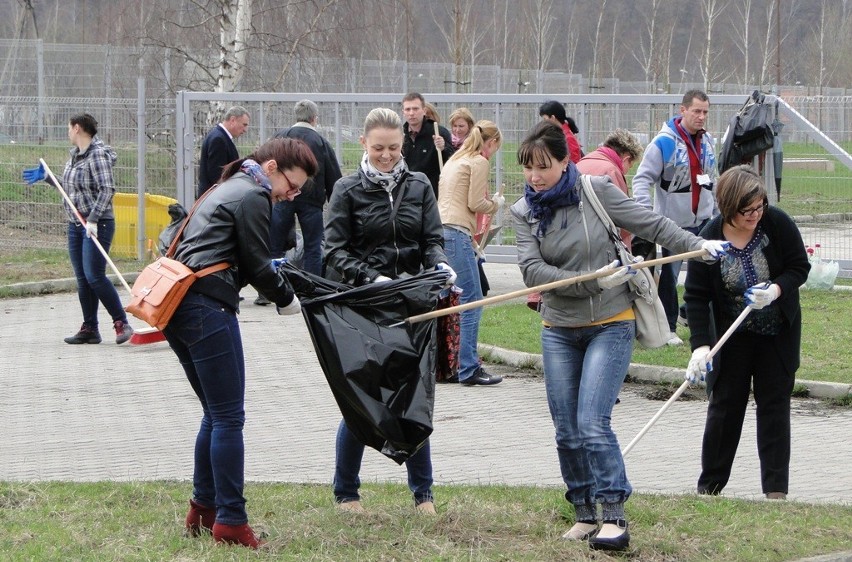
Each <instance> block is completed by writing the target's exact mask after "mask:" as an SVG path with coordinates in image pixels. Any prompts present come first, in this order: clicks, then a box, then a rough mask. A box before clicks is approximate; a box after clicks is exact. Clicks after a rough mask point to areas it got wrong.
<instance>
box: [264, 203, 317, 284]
mask: <svg viewBox="0 0 852 562" xmlns="http://www.w3.org/2000/svg"><path fill="white" fill-rule="evenodd" d="M296 216H298V217H299V226H300V227H301V229H302V243H303V244H304V262H303V266H302V269H304V270H305V271H307V272H308V273H313V274H314V275H321V274H322V241H323V220H322V207H317V206H316V205H311V204H310V203H305V202H302V201H299V200H298V198H297V200H296V201H282V202H280V203H277V204H276V205H275V206H274V207H273V208H272V220H271V223H270V225H269V249H270V250H271V252H272V256H273V257H282V256H283V255H284V252H285V247H286V243H287V237H288V236H289V234H290V231H292V230H293V228H295V226H296Z"/></svg>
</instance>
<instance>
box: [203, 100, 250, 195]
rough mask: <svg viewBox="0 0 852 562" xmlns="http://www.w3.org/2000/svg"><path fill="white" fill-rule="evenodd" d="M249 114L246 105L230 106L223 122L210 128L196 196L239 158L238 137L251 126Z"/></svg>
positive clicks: (204, 147)
mask: <svg viewBox="0 0 852 562" xmlns="http://www.w3.org/2000/svg"><path fill="white" fill-rule="evenodd" d="M249 122H250V118H249V114H248V110H246V108H244V107H240V106H238V105H235V106H234V107H232V108H230V109H229V110H228V111H227V113H225V117H224V118H223V119H222V122H221V123H219V124H218V125H216V126H215V127H213V128H212V129H210V132H208V133H207V136H206V137H204V142H202V143H201V156H200V158H199V159H198V192H197V194H196V197H201V194H202V193H204V192H205V191H207V190H208V189H210V188H211V187H212V186H213V185H215V184H216V183H217V182H218V181H219V178H220V177H221V176H222V168H224V167H225V165H226V164H230V163H231V162H233V161H234V160H237V159H239V157H240V153H239V152H237V145H236V144H234V139H237V138H239V137H240V135H242V134H243V133H245V132H246V131H247V130H248V128H249Z"/></svg>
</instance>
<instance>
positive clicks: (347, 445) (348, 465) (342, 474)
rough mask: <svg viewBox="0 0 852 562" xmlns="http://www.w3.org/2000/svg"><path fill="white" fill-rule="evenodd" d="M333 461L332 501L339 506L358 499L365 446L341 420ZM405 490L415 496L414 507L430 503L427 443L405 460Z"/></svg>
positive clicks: (429, 448) (429, 457) (429, 459)
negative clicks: (407, 489) (406, 488)
mask: <svg viewBox="0 0 852 562" xmlns="http://www.w3.org/2000/svg"><path fill="white" fill-rule="evenodd" d="M335 454H336V458H335V462H334V484H333V486H334V499H335V501H337V502H339V503H343V502H348V501H357V500H360V499H361V496H359V495H358V488H360V487H361V479H360V478H359V477H358V473H359V472H361V460H362V459H363V458H364V445H363V444H362V443H361V442H360V441H358V439H356V438H355V436H354V435H353V434H352V432H351V431H349V428H348V427H347V426H346V422H345V421H343V420H340V426H339V427H338V428H337V444H336V451H335ZM405 468H406V470H408V488H409V489H410V490H411V493H412V494H414V504H415V505H420V504H421V503H423V502H430V501H432V500H433V498H432V450H431V447H430V445H429V440H428V439H427V440H426V442H425V443H424V444H423V446H422V447H420V449H419V450H418V451H417V452H416V453H414V454H413V455H412V456H411V457H409V459H408V460H407V461H405Z"/></svg>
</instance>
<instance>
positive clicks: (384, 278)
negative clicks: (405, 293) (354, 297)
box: [373, 275, 393, 283]
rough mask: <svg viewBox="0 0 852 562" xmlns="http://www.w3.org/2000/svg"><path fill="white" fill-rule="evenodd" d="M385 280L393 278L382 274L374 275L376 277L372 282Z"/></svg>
mask: <svg viewBox="0 0 852 562" xmlns="http://www.w3.org/2000/svg"><path fill="white" fill-rule="evenodd" d="M385 281H393V279H391V278H390V277H386V276H384V275H376V278H375V279H373V283H384V282H385Z"/></svg>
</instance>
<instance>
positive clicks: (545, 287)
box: [405, 249, 707, 324]
mask: <svg viewBox="0 0 852 562" xmlns="http://www.w3.org/2000/svg"><path fill="white" fill-rule="evenodd" d="M706 254H707V250H703V249H702V250H693V251H691V252H684V253H683V254H677V255H674V256H666V257H664V258H657V259H654V260H648V261H642V262H639V263H634V264H630V266H631V267H633V268H634V269H642V268H643V267H653V266H655V265H663V264H666V263H672V262H676V261H682V260H688V259H692V258H698V257H701V256H704V255H706ZM613 272H614V270H607V271H593V272H591V273H585V274H583V275H578V276H576V277H569V278H568V279H560V280H559V281H551V282H550V283H544V284H542V285H536V286H535V287H527V288H526V289H518V290H517V291H512V292H511V293H506V294H505V295H494V296H493V297H487V298H484V299H482V300H478V301H475V302H469V303H466V304H460V305H458V306H451V307H449V308H442V309H439V310H433V311H432V312H425V313H423V314H417V315H415V316H409V317H408V318H406V319H405V322H406V323H407V324H416V323H417V322H423V321H424V320H431V319H432V318H438V317H440V316H446V315H448V314H454V313H456V312H464V311H465V310H470V309H471V308H479V307H480V306H487V305H489V304H497V303H498V302H503V301H508V300H512V299H516V298H518V297H523V296H526V295H529V294H530V293H543V292H545V291H550V290H552V289H558V288H560V287H567V286H568V285H574V284H576V283H582V282H584V281H591V280H592V279H598V278H599V277H606V276H607V275H612V274H613Z"/></svg>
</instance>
